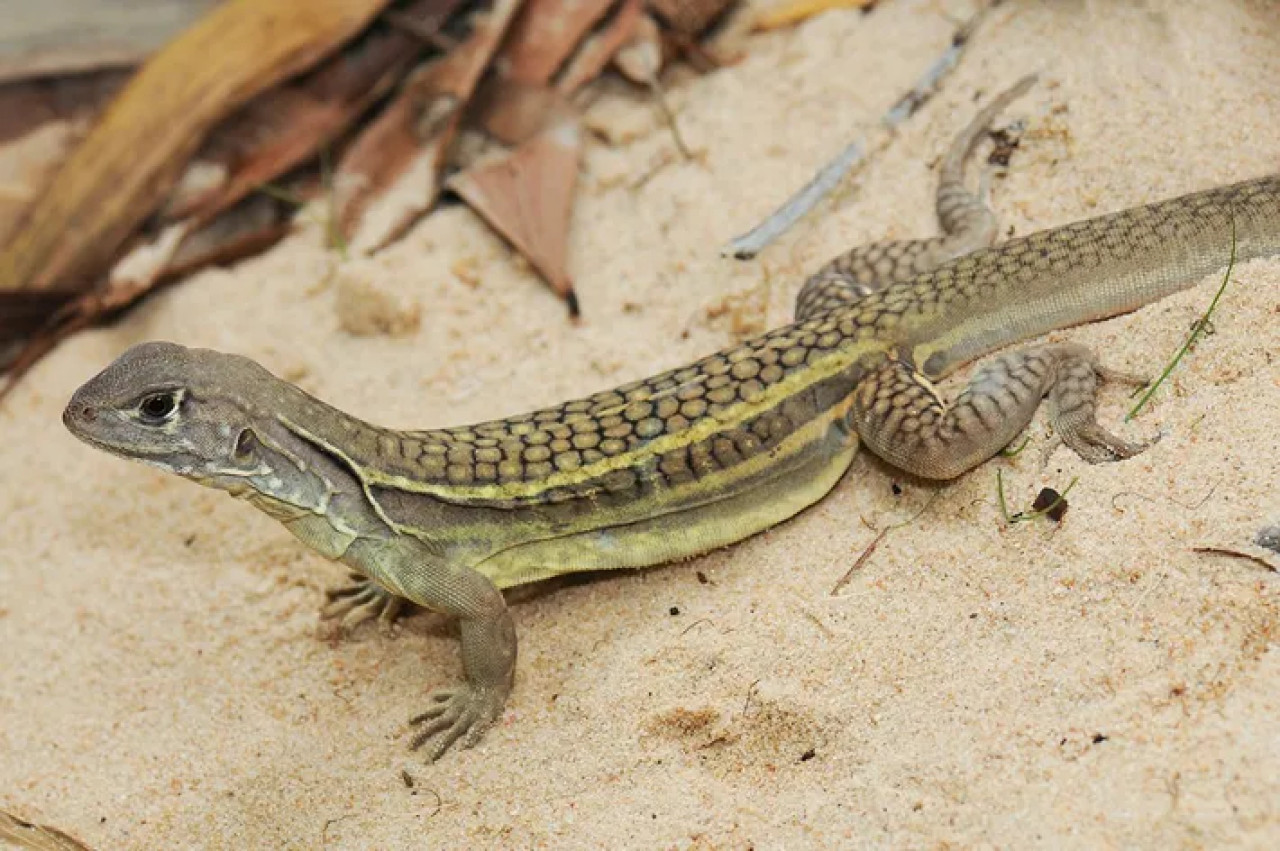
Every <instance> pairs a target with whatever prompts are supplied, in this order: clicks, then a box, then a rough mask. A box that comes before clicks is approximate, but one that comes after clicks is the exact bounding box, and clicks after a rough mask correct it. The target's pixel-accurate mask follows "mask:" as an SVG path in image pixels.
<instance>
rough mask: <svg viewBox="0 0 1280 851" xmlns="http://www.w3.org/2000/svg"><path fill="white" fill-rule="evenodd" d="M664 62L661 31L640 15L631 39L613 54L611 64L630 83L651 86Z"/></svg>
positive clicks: (648, 18) (647, 17)
mask: <svg viewBox="0 0 1280 851" xmlns="http://www.w3.org/2000/svg"><path fill="white" fill-rule="evenodd" d="M665 60H666V53H665V49H664V46H663V42H662V30H660V29H659V28H658V24H657V23H656V22H655V21H654V20H653V18H651V17H649V16H648V15H641V16H640V19H639V20H638V21H636V25H635V29H634V30H633V32H632V35H631V39H630V40H629V41H628V42H627V43H626V44H624V45H623V46H622V48H621V49H619V50H618V51H617V53H615V54H614V57H613V64H614V67H616V68H617V69H618V71H620V72H621V73H622V76H624V77H626V78H627V79H628V80H630V81H631V82H633V83H640V84H641V85H652V84H653V83H654V82H655V81H656V80H657V79H658V74H659V73H660V72H661V71H662V66H663V64H664V62H665Z"/></svg>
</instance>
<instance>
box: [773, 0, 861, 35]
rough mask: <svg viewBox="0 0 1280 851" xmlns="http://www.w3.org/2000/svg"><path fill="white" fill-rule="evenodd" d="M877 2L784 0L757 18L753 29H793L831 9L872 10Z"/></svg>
mask: <svg viewBox="0 0 1280 851" xmlns="http://www.w3.org/2000/svg"><path fill="white" fill-rule="evenodd" d="M876 2H877V0H783V2H781V3H779V4H777V5H776V6H771V7H769V8H767V9H765V10H764V11H763V12H761V13H760V14H759V15H757V16H756V19H755V20H754V21H753V22H752V24H751V28H752V29H754V30H776V29H781V28H782V27H791V26H795V25H796V24H798V23H800V22H801V21H806V20H808V19H809V18H812V17H813V16H814V15H820V14H822V13H823V12H827V11H830V10H831V9H870V8H871V7H872V6H874V5H875V4H876Z"/></svg>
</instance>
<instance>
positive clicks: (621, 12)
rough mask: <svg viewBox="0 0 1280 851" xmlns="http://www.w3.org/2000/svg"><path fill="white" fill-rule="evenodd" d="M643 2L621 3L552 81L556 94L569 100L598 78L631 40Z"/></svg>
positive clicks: (639, 0) (629, 1) (628, 1)
mask: <svg viewBox="0 0 1280 851" xmlns="http://www.w3.org/2000/svg"><path fill="white" fill-rule="evenodd" d="M643 8H644V0H622V3H621V5H620V6H619V7H618V10H617V12H615V13H614V15H613V17H612V18H610V19H609V20H608V22H606V23H605V25H604V26H603V27H601V28H600V30H599V31H598V32H595V33H592V34H591V35H590V36H589V37H588V38H587V39H585V40H584V41H583V42H582V44H581V45H580V46H579V47H578V52H577V53H575V54H574V55H573V58H572V59H570V60H569V62H568V64H567V65H566V66H565V68H564V71H563V72H561V74H560V77H559V79H558V80H556V91H558V92H560V94H562V95H564V96H565V97H569V96H570V95H572V94H573V93H574V92H576V91H578V89H580V88H582V87H583V86H585V85H586V84H587V83H589V82H591V81H592V80H594V79H595V78H596V77H599V76H600V74H601V73H602V72H603V71H604V69H605V66H606V65H608V64H609V60H611V59H613V57H614V56H615V55H616V54H617V52H618V51H619V50H621V49H622V47H623V46H624V45H626V44H627V43H628V42H629V41H631V39H632V38H633V37H634V36H635V32H636V27H637V26H638V25H639V23H640V13H641V11H642V10H643Z"/></svg>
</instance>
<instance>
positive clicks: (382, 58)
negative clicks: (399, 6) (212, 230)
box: [166, 0, 452, 222]
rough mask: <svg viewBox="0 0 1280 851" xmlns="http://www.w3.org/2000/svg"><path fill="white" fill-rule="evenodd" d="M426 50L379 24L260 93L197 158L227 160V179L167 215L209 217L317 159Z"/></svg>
mask: <svg viewBox="0 0 1280 851" xmlns="http://www.w3.org/2000/svg"><path fill="white" fill-rule="evenodd" d="M448 2H452V0H419V2H418V3H416V4H414V6H413V7H411V9H410V10H409V11H407V12H406V14H414V15H415V16H416V15H417V14H418V13H422V14H426V13H429V12H431V11H432V9H433V7H437V6H440V5H442V4H443V3H448ZM422 49H423V48H422V44H421V42H420V41H419V40H418V39H417V38H415V37H414V36H412V35H410V34H409V33H406V32H404V31H402V30H398V29H381V30H376V31H374V32H372V33H370V34H369V35H367V36H366V37H364V38H362V39H360V40H359V41H358V42H357V43H356V44H355V45H353V46H351V47H348V48H346V49H344V50H343V51H342V52H341V53H339V54H338V55H336V56H334V57H333V58H331V59H329V60H328V61H326V62H325V63H324V64H323V65H322V66H321V67H320V68H318V69H317V70H316V71H314V72H312V73H311V74H308V75H307V76H306V77H305V78H303V79H302V80H300V81H299V82H297V83H295V84H291V85H287V86H283V87H281V88H278V89H276V90H274V91H272V92H269V93H266V94H264V95H263V96H261V97H259V98H256V99H255V100H253V101H252V102H251V103H250V104H249V105H248V106H246V107H245V108H244V109H242V110H241V111H240V112H239V113H238V114H237V115H235V116H233V117H232V118H231V119H229V120H228V121H226V122H223V124H222V125H220V126H219V127H218V129H217V130H215V131H214V133H213V135H212V136H211V137H210V139H209V140H208V141H207V142H206V143H205V146H204V150H203V151H202V153H201V154H200V155H199V156H198V157H197V160H196V162H197V163H198V164H199V165H200V166H203V165H204V164H205V163H208V162H211V161H212V162H221V163H223V164H225V165H226V166H228V169H227V171H228V177H227V179H226V180H225V181H224V182H222V183H221V184H219V185H215V186H213V187H210V188H209V189H207V190H206V191H204V192H202V193H195V194H192V195H190V196H188V197H187V198H185V199H182V200H181V202H180V203H177V204H172V205H171V206H170V207H169V208H168V209H167V210H166V217H167V218H170V219H176V218H185V217H188V216H191V217H194V218H196V219H197V220H198V221H201V222H204V221H208V220H209V219H210V218H212V217H213V216H216V215H217V214H218V213H220V212H221V211H222V210H225V209H227V208H228V207H230V206H231V205H232V204H235V203H236V202H237V201H239V200H240V199H241V198H243V197H244V196H245V195H247V194H248V193H250V192H252V191H253V190H254V189H255V188H256V187H258V186H260V185H261V184H263V183H266V182H267V181H270V180H274V179H275V178H276V177H278V176H279V175H281V174H283V173H285V172H287V171H289V170H290V169H292V168H294V167H295V166H297V165H299V164H300V163H302V162H305V161H306V160H308V159H310V158H311V157H313V156H314V155H315V154H316V152H317V151H319V150H320V149H321V148H322V147H323V146H325V145H327V144H329V143H330V142H332V141H333V140H334V139H335V138H336V137H337V136H338V135H339V134H340V133H342V132H343V131H344V130H346V128H347V127H349V126H350V125H351V123H352V122H354V121H355V120H356V118H357V117H358V116H360V115H361V114H362V113H363V112H364V111H365V110H366V109H367V108H368V107H369V106H370V104H372V103H373V102H374V101H376V100H377V99H378V98H380V97H382V96H383V95H384V94H386V93H387V91H388V90H389V89H390V87H391V86H392V85H394V84H395V83H396V82H398V81H399V80H400V78H401V77H403V76H404V74H405V72H406V71H407V70H408V67H409V64H410V63H411V62H412V61H413V60H414V59H415V57H416V56H417V54H418V53H420V52H421V50H422ZM180 185H181V184H180Z"/></svg>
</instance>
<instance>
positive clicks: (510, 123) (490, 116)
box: [467, 76, 576, 145]
mask: <svg viewBox="0 0 1280 851" xmlns="http://www.w3.org/2000/svg"><path fill="white" fill-rule="evenodd" d="M575 113H576V110H574V108H573V106H572V104H570V103H569V101H568V100H567V99H566V98H565V97H564V96H563V95H561V94H560V92H558V91H556V90H555V89H552V88H549V87H547V86H542V85H537V84H534V83H519V82H516V81H514V80H508V79H506V78H504V77H496V76H494V77H489V78H488V80H487V81H485V82H484V83H482V84H481V86H480V88H479V89H478V90H477V91H476V96H475V102H474V104H473V105H472V107H471V111H470V113H469V114H468V116H467V121H468V122H469V123H474V124H475V125H477V126H479V127H481V128H483V129H484V131H485V132H486V133H488V134H489V135H491V136H493V137H494V138H495V139H497V140H498V141H499V142H501V143H502V144H504V145H519V144H521V143H522V142H524V141H526V140H528V139H530V138H532V137H533V136H536V135H537V134H538V133H541V132H542V131H543V129H545V128H547V127H550V126H551V125H553V124H558V123H560V122H561V121H564V120H566V119H569V118H571V117H573V115H574V114H575Z"/></svg>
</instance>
